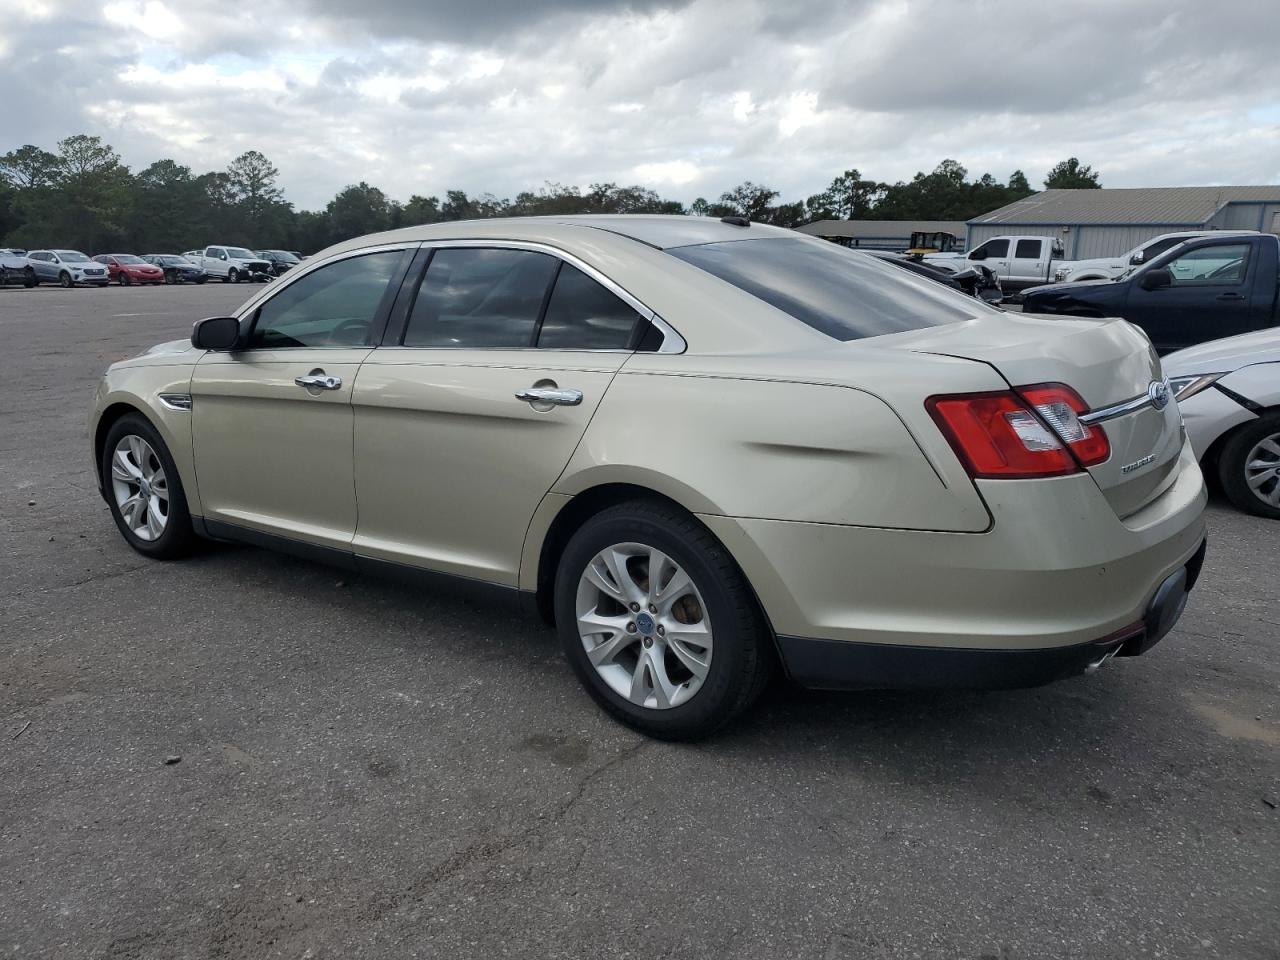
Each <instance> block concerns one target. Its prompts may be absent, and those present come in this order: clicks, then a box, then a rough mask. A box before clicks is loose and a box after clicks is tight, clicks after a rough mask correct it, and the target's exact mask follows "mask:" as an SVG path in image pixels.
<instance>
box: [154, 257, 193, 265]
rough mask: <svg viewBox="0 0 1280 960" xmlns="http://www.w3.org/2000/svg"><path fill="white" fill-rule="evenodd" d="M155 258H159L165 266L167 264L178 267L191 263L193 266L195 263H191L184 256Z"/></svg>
mask: <svg viewBox="0 0 1280 960" xmlns="http://www.w3.org/2000/svg"><path fill="white" fill-rule="evenodd" d="M156 259H157V260H159V261H160V262H161V263H163V264H164V265H165V266H169V267H180V266H183V265H186V264H191V265H192V266H195V264H192V263H191V261H190V260H188V259H187V258H186V257H156Z"/></svg>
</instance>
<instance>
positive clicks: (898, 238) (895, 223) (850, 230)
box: [796, 220, 965, 250]
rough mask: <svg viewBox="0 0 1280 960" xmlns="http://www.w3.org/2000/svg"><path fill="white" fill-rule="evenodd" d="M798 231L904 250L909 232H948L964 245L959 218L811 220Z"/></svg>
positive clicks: (876, 247)
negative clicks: (811, 221)
mask: <svg viewBox="0 0 1280 960" xmlns="http://www.w3.org/2000/svg"><path fill="white" fill-rule="evenodd" d="M796 229H797V230H799V231H800V232H801V233H807V234H809V235H811V236H814V237H822V238H823V239H824V240H834V241H835V242H836V243H839V244H843V245H844V246H846V247H859V248H862V249H867V250H905V249H907V247H908V246H909V245H910V243H911V234H913V233H949V234H951V235H952V236H954V237H955V238H956V247H957V249H959V250H963V249H964V246H963V244H964V237H965V224H964V223H963V222H962V221H960V220H815V221H814V222H813V223H806V224H805V225H804V226H803V227H796Z"/></svg>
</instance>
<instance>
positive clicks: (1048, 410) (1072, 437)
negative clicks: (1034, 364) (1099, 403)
mask: <svg viewBox="0 0 1280 960" xmlns="http://www.w3.org/2000/svg"><path fill="white" fill-rule="evenodd" d="M1018 392H1019V393H1020V394H1022V396H1023V398H1024V399H1025V400H1026V401H1027V402H1028V403H1029V404H1031V405H1032V406H1033V407H1035V408H1036V412H1037V413H1038V414H1040V417H1041V419H1043V420H1044V421H1045V422H1046V423H1047V424H1049V426H1050V427H1052V428H1053V431H1054V433H1056V434H1057V435H1058V436H1059V437H1061V438H1062V441H1063V442H1064V443H1065V444H1066V445H1067V447H1068V449H1070V451H1071V452H1072V453H1073V454H1075V457H1076V459H1077V460H1079V461H1080V466H1082V467H1092V466H1093V465H1094V464H1097V463H1102V461H1104V460H1106V459H1107V457H1109V456H1111V441H1109V440H1108V439H1107V434H1106V432H1105V431H1104V430H1103V429H1102V427H1100V426H1099V425H1097V424H1084V423H1081V422H1080V415H1081V414H1083V413H1088V412H1089V407H1088V406H1087V405H1086V404H1085V402H1084V400H1083V399H1082V398H1081V397H1080V394H1078V393H1076V392H1075V391H1074V390H1072V389H1071V388H1070V387H1068V386H1067V385H1066V384H1065V383H1037V384H1035V385H1034V386H1030V387H1019V388H1018Z"/></svg>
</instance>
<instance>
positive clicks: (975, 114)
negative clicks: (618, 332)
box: [0, 0, 1280, 207]
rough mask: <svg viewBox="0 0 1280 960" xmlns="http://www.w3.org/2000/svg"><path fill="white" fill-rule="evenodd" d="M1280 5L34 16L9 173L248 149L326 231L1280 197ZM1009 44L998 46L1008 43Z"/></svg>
mask: <svg viewBox="0 0 1280 960" xmlns="http://www.w3.org/2000/svg"><path fill="white" fill-rule="evenodd" d="M1270 6H1271V3H1270V2H1255V0H1216V2H1215V3H1213V4H1212V5H1210V4H1204V3H1202V2H1199V0H1128V2H1126V3H1124V4H1115V3H1113V2H1111V0H1060V2H1058V3H1055V4H1052V5H1049V6H1047V7H1045V8H1044V9H1043V10H1040V11H1038V12H1037V14H1036V15H1035V16H1028V15H1027V12H1026V10H1025V8H1024V4H1023V3H1022V2H1021V0H970V2H968V3H966V4H958V3H947V4H938V3H924V2H921V0H790V2H788V3H785V4H783V3H776V2H770V0H482V2H479V3H470V4H423V3H421V2H419V0H362V2H361V3H359V4H351V3H350V2H349V0H294V2H292V3H290V4H286V5H284V6H279V5H269V6H263V5H253V4H250V5H247V6H245V5H242V6H240V7H238V8H237V15H236V16H234V17H228V16H225V13H224V11H223V10H222V9H221V8H218V7H216V5H214V6H210V5H207V4H205V5H201V4H183V5H180V4H179V3H178V2H177V0H110V2H96V3H90V2H89V0H25V2H23V3H19V4H17V5H16V6H15V7H14V8H13V9H12V10H10V11H8V12H7V13H6V14H5V29H4V32H3V34H0V85H3V86H4V88H5V89H6V91H7V92H8V95H9V101H10V102H17V103H21V104H22V105H23V106H22V109H21V110H20V111H17V112H11V113H9V114H8V115H7V116H6V122H5V124H4V125H3V126H2V127H0V152H4V151H6V150H9V149H12V148H14V147H16V146H18V145H20V144H22V143H27V142H30V143H37V144H39V145H41V146H43V147H46V148H52V147H53V145H54V144H55V142H56V141H57V140H58V139H61V138H62V137H65V136H68V135H70V134H73V133H80V132H88V133H95V134H99V135H101V136H103V137H104V138H105V139H106V140H108V141H109V142H111V143H112V144H114V145H115V146H116V147H117V149H119V150H120V151H121V153H122V154H123V155H124V157H125V159H126V161H127V162H129V163H130V164H131V165H132V166H134V167H135V168H140V167H142V166H145V165H147V164H148V163H150V162H152V161H154V160H156V159H159V158H161V157H165V156H171V157H173V158H174V159H176V160H178V161H179V162H181V163H186V164H189V165H190V166H192V167H193V168H195V169H196V170H197V171H198V172H201V171H204V170H209V169H219V168H222V167H224V166H225V165H226V164H227V163H228V162H229V161H230V160H231V159H232V158H233V157H234V156H235V155H236V154H238V153H240V152H242V151H243V150H246V149H258V150H261V151H263V152H264V153H266V154H267V155H268V156H269V157H270V158H271V159H272V160H273V161H274V162H275V163H276V165H277V166H279V168H280V170H281V179H282V183H283V185H284V187H285V189H286V193H287V196H288V197H289V198H290V199H291V200H293V201H294V202H295V203H296V204H298V205H299V206H304V207H316V206H322V205H323V204H324V203H325V202H326V201H327V200H328V199H329V197H331V196H332V195H333V193H334V192H336V191H337V190H338V189H340V188H341V187H342V186H344V185H345V184H347V183H351V182H355V181H357V180H367V181H369V182H371V183H375V184H377V185H378V186H380V187H382V188H383V189H384V190H386V191H387V192H388V193H390V194H391V195H392V196H396V197H399V198H401V199H404V198H407V197H408V195H409V194H411V193H424V194H433V193H434V194H436V195H442V194H443V192H444V191H445V190H446V189H464V190H467V191H468V192H471V193H476V192H480V191H484V190H490V191H493V192H495V193H498V194H500V195H505V196H510V195H513V194H515V193H517V192H519V191H521V190H527V189H536V188H537V187H539V186H540V185H541V184H542V183H543V182H544V181H547V180H551V181H556V182H561V183H575V184H586V183H591V182H596V181H613V182H621V183H627V182H634V181H639V182H641V183H644V184H647V185H651V186H653V187H655V188H656V189H659V190H661V191H663V192H664V193H665V194H666V195H669V196H673V197H676V198H678V199H681V200H684V201H686V202H687V201H690V200H692V199H693V198H694V197H695V196H698V195H703V196H708V197H713V196H716V195H718V194H719V193H720V192H721V191H723V190H725V189H727V188H729V187H731V186H733V185H734V184H736V183H738V182H740V181H742V180H746V179H751V180H754V181H756V182H758V183H766V184H768V185H769V186H771V187H773V188H774V189H777V190H779V191H781V193H782V196H783V198H784V199H798V198H802V197H804V196H807V195H809V194H811V193H814V192H816V191H817V190H820V189H822V188H823V187H824V186H826V184H827V183H828V182H829V181H830V180H831V178H832V177H833V176H835V175H836V174H838V173H840V172H841V171H843V170H845V169H848V168H850V167H857V168H858V169H859V170H861V171H862V173H863V174H864V175H865V176H868V177H872V178H875V179H878V180H888V181H895V180H900V179H909V178H910V177H911V176H912V175H913V174H914V173H915V172H916V171H919V170H928V169H931V168H932V167H933V166H934V165H936V164H937V162H938V161H939V160H941V159H943V158H944V157H951V158H955V159H957V160H959V161H960V162H961V163H963V164H964V165H965V166H967V167H968V168H969V170H970V173H971V174H972V175H977V174H980V173H983V172H986V171H990V172H991V173H993V174H994V175H995V176H997V177H1000V178H1004V177H1007V176H1008V175H1009V173H1010V172H1011V171H1012V170H1014V169H1017V168H1021V169H1023V170H1024V171H1025V172H1026V174H1027V175H1028V177H1029V178H1030V179H1031V180H1032V182H1033V183H1036V182H1037V181H1038V180H1039V179H1041V178H1042V177H1043V175H1044V173H1045V171H1046V170H1047V169H1048V167H1049V166H1050V165H1052V164H1053V163H1055V162H1056V161H1058V160H1061V159H1063V158H1065V157H1067V156H1072V155H1075V156H1079V157H1080V158H1081V159H1082V160H1083V161H1084V162H1086V163H1089V164H1092V165H1093V166H1094V167H1095V168H1097V169H1099V170H1100V171H1101V172H1102V177H1103V182H1104V183H1106V184H1108V185H1110V186H1136V185H1162V184H1194V183H1224V182H1225V183H1251V182H1269V181H1270V182H1275V181H1278V180H1280V58H1277V57H1276V56H1275V51H1276V50H1277V49H1280V17H1277V16H1275V15H1274V13H1273V11H1271V10H1270ZM993 37H995V38H996V39H998V42H997V43H994V44H993V43H992V42H991V41H992V38H993Z"/></svg>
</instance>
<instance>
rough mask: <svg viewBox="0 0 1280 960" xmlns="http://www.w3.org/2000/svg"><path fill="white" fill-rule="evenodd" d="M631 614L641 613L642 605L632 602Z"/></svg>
mask: <svg viewBox="0 0 1280 960" xmlns="http://www.w3.org/2000/svg"><path fill="white" fill-rule="evenodd" d="M631 612H632V613H639V612H640V604H638V603H636V602H635V601H634V600H633V601H632V602H631Z"/></svg>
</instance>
